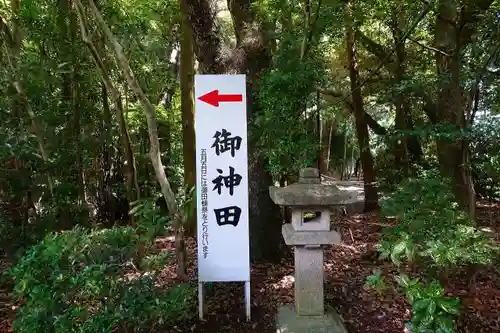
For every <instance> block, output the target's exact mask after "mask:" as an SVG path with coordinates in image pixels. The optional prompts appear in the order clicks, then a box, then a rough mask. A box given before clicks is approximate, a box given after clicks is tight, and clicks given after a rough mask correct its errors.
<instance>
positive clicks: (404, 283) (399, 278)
mask: <svg viewBox="0 0 500 333" xmlns="http://www.w3.org/2000/svg"><path fill="white" fill-rule="evenodd" d="M394 280H396V283H397V284H399V285H400V286H401V287H403V288H408V286H409V282H410V279H409V278H408V276H407V275H405V274H400V275H396V276H394Z"/></svg>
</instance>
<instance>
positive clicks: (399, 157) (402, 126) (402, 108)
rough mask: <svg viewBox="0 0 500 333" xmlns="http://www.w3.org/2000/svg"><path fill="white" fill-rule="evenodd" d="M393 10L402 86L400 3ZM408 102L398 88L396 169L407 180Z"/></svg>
mask: <svg viewBox="0 0 500 333" xmlns="http://www.w3.org/2000/svg"><path fill="white" fill-rule="evenodd" d="M391 7H392V10H391V30H392V37H393V39H394V45H395V48H396V59H395V60H396V63H395V70H394V84H395V85H396V86H400V85H401V83H402V82H403V80H404V76H405V58H406V50H405V44H404V43H401V42H399V41H400V40H401V37H402V36H403V32H402V31H401V29H400V24H399V22H400V18H399V15H398V12H399V11H400V8H399V6H398V3H397V2H396V4H395V5H394V4H393V5H392V6H391ZM407 103H408V101H407V100H406V98H405V94H404V93H403V92H402V91H401V87H398V89H397V91H396V96H395V97H394V104H395V106H396V121H395V122H396V130H397V131H398V136H397V141H396V143H395V150H396V151H395V156H396V167H397V168H398V169H400V170H401V174H402V176H403V178H407V177H408V175H409V173H410V165H409V158H408V134H407V133H406V132H407V130H408V126H407V119H408V115H407V114H406V112H407V111H410V110H409V106H408V105H407Z"/></svg>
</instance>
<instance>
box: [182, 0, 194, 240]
mask: <svg viewBox="0 0 500 333" xmlns="http://www.w3.org/2000/svg"><path fill="white" fill-rule="evenodd" d="M180 5H181V12H182V22H181V38H180V40H181V50H180V61H181V67H180V81H181V111H182V150H183V155H184V186H185V188H192V187H194V186H195V185H196V147H195V132H194V101H193V93H194V92H193V86H194V46H193V32H192V31H191V23H190V22H189V18H188V16H187V8H184V5H185V3H184V1H180ZM192 207H193V210H192V211H191V212H189V215H188V216H187V217H186V218H187V220H186V224H185V227H186V233H187V234H188V235H195V234H196V206H195V205H192Z"/></svg>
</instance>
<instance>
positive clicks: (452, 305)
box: [438, 298, 460, 315]
mask: <svg viewBox="0 0 500 333" xmlns="http://www.w3.org/2000/svg"><path fill="white" fill-rule="evenodd" d="M459 303H460V299H458V298H453V299H442V300H439V301H438V306H439V307H440V308H441V309H442V310H443V311H445V312H446V313H449V314H452V315H457V314H458V305H459Z"/></svg>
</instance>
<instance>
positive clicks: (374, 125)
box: [318, 89, 387, 135]
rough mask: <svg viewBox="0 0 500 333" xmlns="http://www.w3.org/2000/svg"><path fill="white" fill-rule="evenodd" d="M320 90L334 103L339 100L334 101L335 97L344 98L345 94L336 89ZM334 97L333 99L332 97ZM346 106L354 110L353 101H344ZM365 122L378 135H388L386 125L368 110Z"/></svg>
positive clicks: (319, 90)
mask: <svg viewBox="0 0 500 333" xmlns="http://www.w3.org/2000/svg"><path fill="white" fill-rule="evenodd" d="M318 92H319V93H320V94H321V95H322V97H323V99H325V100H327V101H330V102H332V103H335V102H337V101H334V100H333V99H337V98H342V97H343V94H342V93H341V92H339V91H334V90H326V89H318ZM332 98H333V99H332ZM343 103H344V107H345V108H346V109H347V110H349V112H350V113H351V114H352V113H353V112H354V107H353V105H352V103H351V101H343ZM364 117H365V122H366V124H367V125H368V127H370V129H371V130H372V131H373V132H374V133H375V134H377V135H386V134H387V130H386V129H385V127H383V126H382V125H380V124H379V123H378V122H377V121H376V120H375V119H374V118H373V117H372V116H371V115H370V114H368V112H366V111H365V115H364Z"/></svg>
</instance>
